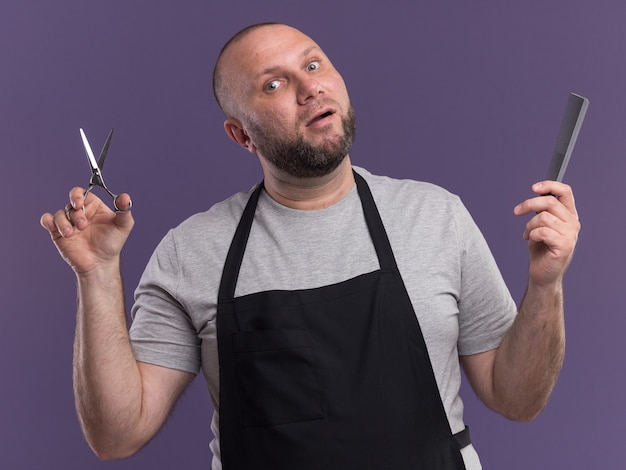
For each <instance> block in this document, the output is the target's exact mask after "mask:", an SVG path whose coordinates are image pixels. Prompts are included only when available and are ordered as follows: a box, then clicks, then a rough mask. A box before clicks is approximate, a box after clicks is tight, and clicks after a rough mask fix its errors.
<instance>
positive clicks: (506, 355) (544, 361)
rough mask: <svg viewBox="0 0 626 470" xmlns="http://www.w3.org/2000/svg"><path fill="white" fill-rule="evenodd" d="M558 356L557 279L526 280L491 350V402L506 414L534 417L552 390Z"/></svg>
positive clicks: (561, 333) (561, 351)
mask: <svg viewBox="0 0 626 470" xmlns="http://www.w3.org/2000/svg"><path fill="white" fill-rule="evenodd" d="M564 355H565V326H564V317H563V290H562V284H561V282H558V283H555V284H554V285H551V286H546V287H538V286H534V285H532V284H530V285H529V287H528V290H527V292H526V295H525V296H524V300H523V302H522V304H521V306H520V309H519V313H518V315H517V318H516V319H515V321H514V323H513V325H512V327H511V329H510V330H509V332H508V334H507V336H506V337H505V339H504V341H503V343H502V345H501V346H500V348H499V350H498V352H497V355H496V359H495V363H494V370H493V387H494V390H493V391H494V401H495V403H494V405H495V407H496V408H497V409H498V410H499V411H500V412H501V413H503V414H504V415H505V416H508V417H510V418H512V419H517V420H522V421H529V420H532V419H533V418H535V417H536V416H537V414H539V412H540V411H541V410H542V409H543V407H544V406H545V404H546V403H547V401H548V398H549V397H550V394H551V393H552V390H553V388H554V385H555V384H556V381H557V378H558V375H559V373H560V370H561V367H562V365H563V358H564Z"/></svg>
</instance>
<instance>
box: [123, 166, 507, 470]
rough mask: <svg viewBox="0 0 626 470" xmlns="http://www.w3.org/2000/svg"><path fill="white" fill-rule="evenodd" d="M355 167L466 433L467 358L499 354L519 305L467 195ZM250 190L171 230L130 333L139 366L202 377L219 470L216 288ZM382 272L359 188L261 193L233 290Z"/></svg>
mask: <svg viewBox="0 0 626 470" xmlns="http://www.w3.org/2000/svg"><path fill="white" fill-rule="evenodd" d="M355 170H356V171H357V172H358V173H359V174H361V175H362V176H363V177H364V178H365V180H366V181H367V183H368V185H369V186H370V189H371V191H372V194H373V196H374V200H375V202H376V205H377V207H378V210H379V212H380V214H381V218H382V220H383V224H384V226H385V230H386V231H387V235H388V237H389V240H390V242H391V246H392V248H393V251H394V255H395V257H396V261H397V263H398V268H399V270H400V273H401V275H402V278H403V280H404V283H405V285H406V288H407V291H408V294H409V297H410V298H411V302H412V303H413V307H414V309H415V312H416V315H417V318H418V320H419V323H420V326H421V329H422V332H423V335H424V339H425V341H426V345H427V347H428V351H429V355H430V359H431V362H432V365H433V370H434V373H435V377H436V380H437V385H438V387H439V391H440V394H441V398H442V401H443V405H444V408H445V411H446V414H447V416H448V420H449V422H450V427H451V429H452V432H453V433H456V432H459V431H461V430H462V429H463V427H464V423H463V403H462V401H461V398H460V397H459V395H458V393H459V388H460V384H461V373H460V365H459V359H458V356H459V355H468V354H476V353H480V352H484V351H488V350H490V349H494V348H497V347H498V346H499V344H500V342H501V341H502V339H503V337H504V335H505V334H506V332H507V330H508V328H509V327H510V325H511V323H512V322H513V319H514V317H515V314H516V311H517V308H516V306H515V303H514V301H513V299H512V298H511V295H510V293H509V291H508V289H507V287H506V285H505V284H504V281H503V280H502V276H501V275H500V272H499V270H498V268H497V266H496V264H495V261H494V259H493V257H492V255H491V253H490V251H489V248H488V247H487V244H486V242H485V240H484V238H483V236H482V235H481V233H480V231H479V230H478V228H477V227H476V225H475V223H474V222H473V220H472V219H471V217H470V215H469V213H468V212H467V210H466V209H465V208H464V206H463V205H462V203H461V202H460V200H459V198H458V197H457V196H454V195H452V194H450V193H449V192H447V191H445V190H444V189H442V188H439V187H437V186H434V185H432V184H428V183H423V182H416V181H412V180H396V179H392V178H387V177H383V176H375V175H372V174H371V173H369V172H367V171H366V170H364V169H362V168H358V167H355ZM250 194H251V191H248V192H243V193H237V194H235V195H233V196H232V197H230V198H229V199H227V200H225V201H223V202H220V203H218V204H216V205H214V206H213V207H211V209H209V210H208V211H207V212H204V213H200V214H196V215H194V216H192V217H191V218H189V219H187V220H186V221H185V222H183V223H182V224H181V225H180V226H178V227H177V228H175V229H173V230H171V231H170V232H169V233H168V234H167V235H166V236H165V237H164V239H163V240H162V242H161V243H160V244H159V246H158V248H157V249H156V250H155V252H154V254H153V256H152V258H151V260H150V262H149V263H148V266H147V267H146V270H145V272H144V275H143V277H142V279H141V282H140V284H139V286H138V287H137V290H136V293H135V299H136V302H135V305H134V306H133V310H132V314H133V324H132V326H131V330H130V334H131V339H132V344H133V349H134V352H135V356H136V358H137V359H138V360H139V361H143V362H148V363H152V364H157V365H160V366H164V367H169V368H174V369H179V370H183V371H188V372H193V373H197V372H198V371H199V370H200V369H202V370H203V372H204V375H205V378H206V380H207V383H208V386H209V392H210V395H211V399H212V402H213V405H214V408H215V414H214V417H213V421H212V429H213V431H214V433H215V435H216V439H215V440H214V441H213V442H212V443H211V449H212V451H213V453H214V455H215V458H214V462H213V469H214V470H216V469H220V468H221V465H220V463H219V435H218V418H219V373H218V355H217V339H216V307H217V293H218V288H219V283H220V277H221V274H222V269H223V266H224V261H225V258H226V253H227V251H228V248H229V247H230V243H231V240H232V236H233V234H234V231H235V228H236V227H237V224H238V223H239V219H240V217H241V213H242V212H243V208H244V207H245V204H246V202H247V200H248V198H249V196H250ZM378 268H379V266H378V259H377V257H376V252H375V250H374V246H373V245H372V241H371V238H370V236H369V232H368V230H367V226H366V224H365V220H364V217H363V211H362V207H361V202H360V199H359V196H358V193H357V191H356V186H355V187H354V188H353V189H352V191H351V192H350V193H349V194H348V195H347V196H346V197H345V198H343V199H342V200H341V201H339V202H338V203H337V204H335V205H333V206H331V207H329V208H326V209H321V210H315V211H300V210H295V209H290V208H287V207H284V206H282V205H280V204H278V203H276V202H275V201H274V200H272V199H271V198H270V197H268V196H267V194H266V193H265V192H263V193H262V194H261V197H260V198H259V203H258V206H257V210H256V213H255V219H254V223H253V225H252V229H251V232H250V238H249V240H248V245H247V248H246V252H245V255H244V259H243V263H242V266H241V271H240V274H239V279H238V282H237V288H236V291H235V295H236V296H240V295H245V294H250V293H254V292H259V291H264V290H272V289H286V290H294V289H308V288H314V287H320V286H324V285H329V284H332V283H337V282H341V281H345V280H347V279H351V278H353V277H355V276H358V275H360V274H363V273H367V272H371V271H374V270H377V269H378ZM463 455H464V458H465V459H466V466H467V468H468V469H476V468H480V463H479V462H478V458H477V456H476V455H475V452H474V450H473V448H471V447H470V448H469V449H467V450H464V452H463ZM472 461H474V463H472Z"/></svg>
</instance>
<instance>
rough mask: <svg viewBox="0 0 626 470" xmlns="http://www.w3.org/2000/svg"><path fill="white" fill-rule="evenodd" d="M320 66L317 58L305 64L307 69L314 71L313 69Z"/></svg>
mask: <svg viewBox="0 0 626 470" xmlns="http://www.w3.org/2000/svg"><path fill="white" fill-rule="evenodd" d="M319 68H320V63H319V62H318V61H317V60H314V61H313V62H309V63H308V64H307V66H306V69H307V71H309V72H314V71H315V70H317V69H319Z"/></svg>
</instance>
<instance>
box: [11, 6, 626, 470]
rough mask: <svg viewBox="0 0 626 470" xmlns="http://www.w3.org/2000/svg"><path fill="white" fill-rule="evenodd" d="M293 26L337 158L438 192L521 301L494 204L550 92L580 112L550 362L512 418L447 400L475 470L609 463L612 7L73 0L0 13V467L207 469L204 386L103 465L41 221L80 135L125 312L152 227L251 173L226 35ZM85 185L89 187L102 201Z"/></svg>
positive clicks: (616, 356) (517, 268)
mask: <svg viewBox="0 0 626 470" xmlns="http://www.w3.org/2000/svg"><path fill="white" fill-rule="evenodd" d="M267 20H273V21H280V22H286V23H289V24H292V25H294V26H296V27H299V28H300V29H302V30H304V31H305V32H306V33H308V34H309V35H311V36H312V37H313V38H314V39H316V40H317V42H318V43H319V44H320V45H321V46H322V47H323V48H324V49H325V51H326V52H327V53H328V55H329V56H330V57H331V59H332V60H333V62H334V63H335V65H336V67H337V68H338V69H339V70H340V72H342V74H343V76H344V78H345V80H346V82H347V84H348V88H349V91H350V92H351V96H352V100H353V102H354V105H355V108H356V110H357V116H358V132H357V141H356V144H355V147H354V149H353V151H352V154H351V155H352V159H353V162H354V163H355V164H357V165H362V166H365V167H367V168H368V169H370V170H371V171H373V172H378V173H385V174H388V175H391V176H397V177H411V178H416V179H421V180H427V181H431V182H434V183H437V184H440V185H442V186H444V187H446V188H448V189H449V190H451V191H452V192H455V193H457V194H459V195H460V196H461V197H462V198H463V199H464V201H465V203H466V205H467V206H468V207H469V209H470V211H471V212H472V214H473V215H474V217H475V219H476V221H477V222H478V224H479V225H480V227H481V228H482V230H483V232H484V234H485V237H486V238H487V240H488V242H489V243H490V245H491V247H492V250H493V252H494V255H495V257H496V259H497V260H498V263H499V265H500V267H501V270H502V272H503V275H504V277H505V279H506V280H507V282H508V284H509V286H510V288H511V291H512V293H513V295H514V297H515V298H516V300H519V299H520V298H521V296H522V294H523V291H524V287H525V282H526V267H527V254H526V244H525V242H524V241H523V240H522V239H521V234H522V231H523V226H524V223H525V220H526V219H519V218H516V217H514V216H513V214H512V208H513V206H514V205H515V204H516V203H517V202H519V201H521V200H522V199H524V198H526V197H528V196H529V195H530V189H529V188H530V184H531V183H533V182H535V181H537V180H540V179H542V178H543V177H544V175H545V172H546V169H547V166H548V161H549V158H550V156H551V153H552V149H553V146H554V141H555V138H556V133H557V130H558V127H559V123H560V119H561V114H562V112H563V110H564V106H565V101H566V99H567V94H568V92H570V91H575V92H578V93H581V94H583V95H586V96H587V97H589V99H590V101H591V106H590V108H589V112H588V114H587V119H586V121H585V125H584V126H583V129H582V132H581V135H580V138H579V140H578V145H577V147H576V150H575V152H574V156H573V158H572V161H571V163H570V166H569V169H568V173H567V175H566V178H565V179H566V182H568V183H570V184H572V185H573V186H574V188H575V191H576V196H577V203H578V208H579V212H580V215H581V219H582V222H583V230H582V232H581V237H580V241H579V246H578V250H577V255H576V258H575V260H574V262H573V264H572V266H571V268H570V272H569V273H568V276H567V279H566V295H567V299H566V303H567V313H566V315H567V318H566V322H567V332H568V343H567V355H566V360H565V366H564V368H563V372H562V374H561V377H560V380H559V383H558V385H557V387H556V390H555V392H554V395H553V398H552V400H551V402H550V403H549V405H548V407H547V408H546V410H545V411H544V412H543V414H542V415H541V416H540V417H539V418H538V419H537V420H536V421H534V422H533V423H531V424H520V423H512V422H508V421H506V420H505V419H504V418H501V417H500V416H498V415H496V414H494V413H492V412H490V411H488V410H487V409H486V408H485V407H484V406H483V405H481V404H480V403H479V402H477V401H476V399H475V397H474V396H473V393H472V392H471V390H469V389H468V388H467V387H466V388H465V389H464V398H465V401H466V405H467V413H466V415H467V421H468V422H469V424H470V425H471V427H472V432H473V440H474V443H475V445H476V447H477V449H478V450H479V453H480V455H481V458H482V460H483V464H484V466H485V468H487V469H509V470H514V469H528V468H532V469H555V468H571V469H587V468H624V466H625V465H624V464H625V462H626V457H625V456H624V455H623V454H624V452H623V446H624V445H623V439H624V436H626V410H625V409H624V407H623V396H624V392H625V391H626V379H625V378H624V366H623V358H624V354H623V351H622V344H621V343H622V339H623V336H624V333H623V332H624V330H625V327H626V320H625V318H624V315H623V302H622V299H621V297H622V295H623V291H624V288H625V283H624V280H625V279H624V277H625V274H624V269H623V258H624V248H623V241H624V236H625V235H626V233H625V232H626V226H625V222H624V217H623V200H624V197H623V187H624V185H623V180H624V170H625V169H626V162H624V158H623V157H624V150H625V149H626V128H625V123H626V115H625V110H626V95H625V93H624V84H626V62H625V60H624V58H625V54H626V47H625V45H626V44H625V43H626V37H625V34H626V33H625V25H626V6H625V5H624V3H623V1H621V0H620V1H618V0H616V1H602V0H598V1H594V2H590V1H583V0H569V1H565V0H559V1H551V2H544V1H537V0H531V1H526V2H496V1H493V2H486V1H474V2H468V1H456V2H425V1H415V0H413V1H394V0H391V1H387V2H371V1H370V2H369V3H366V2H360V1H356V0H351V1H347V2H341V1H338V0H320V1H316V2H307V3H304V2H301V3H299V2H295V1H294V0H265V1H256V0H247V1H242V0H230V1H228V2H216V1H215V2H211V1H199V0H196V1H184V2H183V1H181V2H174V1H170V2H167V1H144V2H138V1H122V0H114V1H106V2H96V1H85V0H63V1H56V2H49V1H45V0H41V1H34V0H26V1H19V0H3V1H2V3H1V4H0V152H1V153H0V157H1V160H0V165H1V171H0V191H2V198H1V200H2V207H3V209H4V211H3V212H4V217H3V220H4V226H3V228H2V231H1V232H0V237H1V241H2V246H3V247H4V249H3V251H4V253H3V255H2V263H1V269H2V283H1V284H0V289H1V291H0V295H1V297H0V298H1V299H2V307H1V314H0V380H1V382H0V467H1V468H7V469H9V468H10V469H14V468H19V469H22V468H23V469H31V468H63V469H69V468H81V469H83V468H89V469H92V468H93V469H97V468H108V469H148V468H203V467H204V468H208V466H209V460H210V457H209V456H210V453H209V449H208V447H207V444H208V442H209V440H210V439H211V434H210V429H209V420H210V414H211V411H210V402H209V398H208V393H207V392H206V385H205V383H204V381H203V379H201V378H200V379H197V380H196V381H195V382H194V384H193V385H192V387H191V388H190V390H189V391H188V392H187V393H186V394H185V395H184V396H183V398H182V400H181V402H180V403H179V405H178V406H177V407H176V409H175V411H174V413H173V416H172V418H171V419H170V420H169V422H168V424H167V425H166V427H165V428H164V430H163V431H162V432H161V433H160V434H159V435H158V436H157V438H156V439H155V440H154V441H153V442H152V443H151V444H149V445H148V447H147V448H145V449H144V450H143V451H141V452H140V453H139V454H138V455H137V456H135V457H132V458H131V459H129V460H127V461H122V462H111V463H101V462H99V461H98V460H97V459H96V457H95V456H94V455H93V454H92V453H91V451H90V450H89V448H88V446H87V445H86V443H85V442H84V440H83V438H82V436H81V433H80V430H79V426H78V423H77V419H76V417H75V412H74V405H73V396H72V385H71V360H72V359H71V358H72V338H73V329H74V324H75V318H74V315H75V313H74V312H75V291H74V277H73V275H72V273H71V271H70V270H69V268H68V267H67V266H66V265H65V264H64V263H63V262H62V261H61V259H60V258H59V257H58V255H57V253H56V250H55V249H54V247H53V246H52V245H51V243H50V241H49V239H48V236H47V235H46V233H45V232H44V231H43V230H42V229H41V228H40V227H39V223H38V220H39V217H40V215H41V214H42V213H43V212H45V211H52V210H56V209H58V208H60V207H63V205H64V204H65V203H66V194H67V192H68V190H69V189H70V188H71V187H72V186H74V185H83V186H84V185H86V184H87V181H88V178H89V174H90V173H89V168H88V165H87V161H86V158H85V156H84V153H83V149H82V145H81V142H80V138H79V134H78V128H79V127H83V128H85V130H86V132H87V134H88V135H89V137H90V139H91V141H92V144H93V145H94V146H95V147H96V148H97V149H99V148H100V146H101V145H102V143H103V142H104V139H105V137H106V134H107V132H108V131H109V129H110V128H111V127H115V128H116V134H115V137H114V139H113V142H112V145H111V149H110V152H109V160H108V161H107V167H106V170H105V172H104V174H105V177H106V180H107V182H108V184H109V186H110V187H111V188H112V189H113V190H114V191H118V192H122V191H128V192H129V193H130V194H131V195H132V196H133V201H134V203H135V209H134V214H135V218H136V221H137V225H136V229H135V231H134V232H133V234H132V236H131V238H130V240H129V242H128V244H127V246H126V248H125V255H124V256H125V262H124V271H125V278H126V282H127V287H128V290H127V297H128V299H129V301H130V299H131V296H132V291H133V289H134V286H135V285H136V283H137V281H138V278H139V276H140V274H141V272H142V270H143V267H144V265H145V263H146V261H147V259H148V257H149V255H150V253H151V252H152V250H153V249H154V247H155V245H156V244H157V243H158V241H159V240H160V238H161V237H162V236H163V235H164V234H165V232H166V230H167V229H168V228H170V227H172V226H174V225H176V224H178V223H179V222H180V221H182V220H183V219H184V218H186V217H187V216H188V215H190V214H191V213H193V212H197V211H200V210H204V209H206V208H208V207H209V206H210V205H211V204H213V203H215V202H217V201H218V200H221V199H223V198H224V197H226V196H228V195H230V194H231V193H232V192H234V191H237V190H242V189H247V188H248V187H250V186H251V185H252V184H253V183H255V182H256V181H257V180H258V179H259V178H260V175H261V173H260V170H259V167H258V164H257V163H256V161H255V159H254V157H251V156H250V155H249V154H247V153H245V152H243V151H242V150H241V149H238V148H236V147H235V146H234V145H233V144H232V143H231V142H230V141H229V140H228V139H227V137H226V136H225V134H224V132H223V130H222V128H221V127H222V121H223V116H222V115H221V113H220V111H219V110H218V108H217V105H216V104H215V103H214V101H213V97H212V95H211V91H210V79H211V77H210V75H211V71H212V67H213V63H214V60H215V58H216V55H217V53H218V51H219V49H220V47H221V45H222V44H223V43H224V42H225V40H226V39H227V38H228V37H230V36H231V35H232V34H233V33H234V32H235V31H237V30H238V29H240V28H241V27H243V26H245V25H248V24H250V23H254V22H258V21H267ZM100 194H101V193H100Z"/></svg>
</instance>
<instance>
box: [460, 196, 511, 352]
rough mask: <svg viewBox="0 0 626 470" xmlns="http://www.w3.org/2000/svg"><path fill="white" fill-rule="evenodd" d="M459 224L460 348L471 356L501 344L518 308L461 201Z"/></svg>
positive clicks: (481, 236)
mask: <svg viewBox="0 0 626 470" xmlns="http://www.w3.org/2000/svg"><path fill="white" fill-rule="evenodd" d="M456 223H457V234H458V240H459V250H460V257H461V259H460V262H461V292H460V297H459V339H458V349H459V354H461V355H470V354H477V353H481V352H484V351H488V350H491V349H495V348H497V347H498V346H499V345H500V343H501V342H502V340H503V339H504V336H505V335H506V333H507V331H508V330H509V328H510V327H511V324H512V323H513V320H514V319H515V316H516V314H517V306H516V305H515V302H514V300H513V298H512V297H511V293H510V291H509V289H508V288H507V286H506V284H505V282H504V279H503V278H502V274H501V273H500V270H499V269H498V266H497V265H496V262H495V259H494V257H493V255H492V253H491V250H490V249H489V247H488V246H487V242H486V241H485V239H484V237H483V235H482V233H481V232H480V230H479V228H478V227H477V225H476V223H475V222H474V220H473V219H472V217H471V216H470V214H469V212H468V211H467V209H466V208H465V207H464V206H463V205H462V203H461V202H460V201H459V204H458V207H457V210H456Z"/></svg>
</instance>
